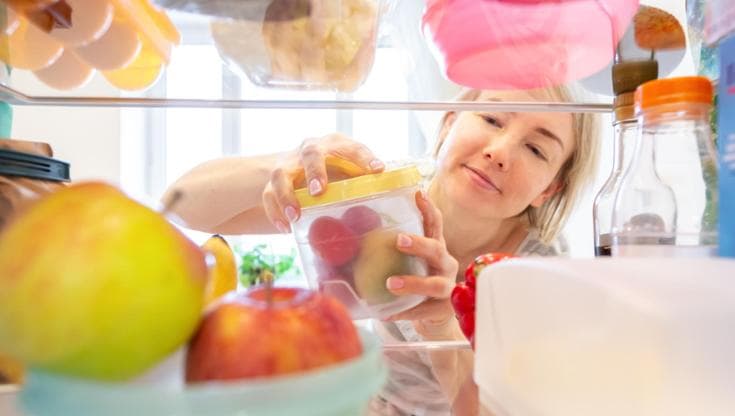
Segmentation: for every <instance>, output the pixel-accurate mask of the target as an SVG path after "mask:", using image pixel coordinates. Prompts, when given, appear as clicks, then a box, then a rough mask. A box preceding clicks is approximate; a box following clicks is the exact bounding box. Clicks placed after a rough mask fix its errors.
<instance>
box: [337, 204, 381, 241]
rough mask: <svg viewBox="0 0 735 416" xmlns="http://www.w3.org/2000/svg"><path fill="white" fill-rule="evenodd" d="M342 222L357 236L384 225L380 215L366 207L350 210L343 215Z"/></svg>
mask: <svg viewBox="0 0 735 416" xmlns="http://www.w3.org/2000/svg"><path fill="white" fill-rule="evenodd" d="M342 222H344V223H345V225H346V226H347V227H348V228H349V229H350V230H352V231H353V232H354V233H355V234H357V235H362V234H365V233H366V232H368V231H371V230H374V229H376V228H378V227H380V226H381V225H382V223H383V221H382V220H381V219H380V215H379V214H378V213H377V212H375V211H374V210H373V209H371V208H369V207H367V206H365V205H357V206H354V207H351V208H349V209H348V210H347V211H345V213H344V214H342Z"/></svg>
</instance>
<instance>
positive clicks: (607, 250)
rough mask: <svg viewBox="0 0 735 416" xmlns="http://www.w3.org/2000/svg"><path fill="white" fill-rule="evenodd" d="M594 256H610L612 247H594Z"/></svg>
mask: <svg viewBox="0 0 735 416" xmlns="http://www.w3.org/2000/svg"><path fill="white" fill-rule="evenodd" d="M595 256H596V257H601V256H612V247H611V246H596V247H595Z"/></svg>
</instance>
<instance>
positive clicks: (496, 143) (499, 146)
mask: <svg viewBox="0 0 735 416" xmlns="http://www.w3.org/2000/svg"><path fill="white" fill-rule="evenodd" d="M505 142H506V141H505V140H503V139H498V140H493V142H492V143H488V145H487V146H485V149H483V156H484V158H485V160H487V161H489V162H490V163H491V164H492V165H493V166H496V167H497V168H498V169H500V170H502V171H506V170H508V168H509V167H510V152H509V149H508V145H507V143H505Z"/></svg>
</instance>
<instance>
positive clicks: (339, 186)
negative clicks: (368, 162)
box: [296, 166, 421, 208]
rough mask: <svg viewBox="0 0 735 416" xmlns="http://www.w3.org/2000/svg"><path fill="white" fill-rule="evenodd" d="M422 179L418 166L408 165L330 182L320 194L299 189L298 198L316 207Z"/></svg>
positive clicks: (387, 189) (401, 186) (387, 190)
mask: <svg viewBox="0 0 735 416" xmlns="http://www.w3.org/2000/svg"><path fill="white" fill-rule="evenodd" d="M420 181H421V175H420V174H419V170H418V169H417V168H416V166H406V167H403V168H399V169H395V170H391V171H387V172H380V173H374V174H371V175H362V176H357V177H354V178H349V179H345V180H341V181H336V182H330V183H329V185H327V189H326V191H325V192H324V193H323V194H321V195H318V196H312V195H310V194H309V191H308V190H307V189H306V188H301V189H297V190H296V199H298V201H299V204H301V207H302V208H307V207H314V206H319V205H327V204H332V203H335V202H342V201H349V200H352V199H358V198H362V197H366V196H370V195H375V194H380V193H383V192H389V191H393V190H395V189H399V188H405V187H408V186H415V185H417V184H418V183H419V182H420Z"/></svg>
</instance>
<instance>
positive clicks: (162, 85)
mask: <svg viewBox="0 0 735 416" xmlns="http://www.w3.org/2000/svg"><path fill="white" fill-rule="evenodd" d="M105 1H110V2H112V3H113V4H116V5H117V4H127V3H133V4H143V3H145V1H143V0H141V1H133V2H127V1H123V0H105ZM371 1H372V0H371ZM161 3H163V4H166V3H169V4H170V3H176V2H175V1H162V0H154V1H153V2H152V4H161ZM178 3H186V2H182V1H179V2H178ZM214 3H221V4H226V3H228V2H227V1H217V2H214ZM246 3H247V2H246ZM266 3H267V2H266ZM230 4H232V3H231V2H230ZM382 4H383V5H384V6H385V5H389V4H390V7H388V6H386V7H385V8H386V11H385V12H384V14H383V17H382V20H381V23H380V26H379V30H378V34H377V35H376V40H375V46H376V48H375V54H374V62H373V65H372V68H371V69H370V70H369V71H367V72H366V79H365V81H364V82H363V83H362V85H361V86H360V87H359V88H357V89H355V90H354V91H351V92H341V91H334V90H318V89H309V87H308V86H307V87H306V88H303V86H302V87H300V88H298V89H297V88H271V87H266V86H259V85H256V84H257V82H253V80H252V79H253V78H252V77H248V76H247V75H246V74H245V73H244V71H243V68H242V66H241V65H240V66H238V65H236V64H233V63H232V59H226V58H224V57H223V55H222V50H221V49H220V50H218V47H217V46H218V45H217V44H216V41H215V39H214V37H213V35H212V29H211V28H212V24H213V22H214V21H215V20H218V19H221V17H216V16H215V17H213V16H205V15H199V14H193V13H185V12H181V11H175V10H168V9H166V10H165V13H166V15H167V16H168V18H170V20H171V22H172V23H173V24H174V25H175V28H176V30H177V31H178V33H179V34H180V36H181V41H180V43H178V44H175V43H176V42H172V46H171V48H170V50H167V51H166V53H162V54H161V56H166V57H167V60H168V63H167V64H166V65H165V67H164V69H163V70H162V71H161V73H160V74H159V75H158V76H157V78H156V80H155V81H153V82H152V83H151V84H150V85H149V86H148V87H146V88H145V89H143V90H139V91H121V90H119V89H118V88H116V87H114V86H113V85H112V84H111V83H109V82H108V78H107V75H103V71H99V70H95V71H93V75H92V76H91V79H90V81H88V82H87V83H86V85H84V86H80V87H75V88H72V89H68V90H59V89H54V88H51V87H49V86H48V85H46V84H45V83H44V81H42V78H41V77H39V76H38V75H37V74H36V73H35V72H37V71H31V70H26V69H17V68H16V69H12V70H11V71H10V72H7V71H4V70H0V100H3V101H7V102H9V103H11V104H14V105H27V106H43V107H52V106H53V107H59V106H64V107H139V108H218V109H338V110H416V111H448V110H456V111H460V110H471V111H528V112H539V111H543V112H547V111H554V112H591V113H606V112H610V111H611V109H612V104H611V101H612V100H611V97H606V96H601V95H593V94H585V93H584V91H582V95H580V97H577V99H578V100H579V101H578V102H574V103H556V102H539V101H535V102H474V101H453V100H452V99H453V97H456V96H457V94H458V93H459V92H461V91H462V87H460V86H458V85H457V84H454V83H452V82H450V81H448V80H447V79H446V78H445V77H444V76H443V74H442V71H441V70H440V69H439V65H438V64H437V62H436V60H435V59H434V56H433V55H432V52H431V51H430V49H429V46H428V44H427V42H426V41H425V39H424V38H423V35H422V33H421V32H420V24H419V22H420V20H421V14H422V13H423V7H424V6H423V4H424V2H422V1H414V2H392V1H391V0H384V1H383V3H382ZM409 4H411V5H409ZM4 7H5V6H4V3H3V2H2V1H0V9H2V8H4ZM243 7H244V6H243ZM397 16H399V17H397ZM1 17H3V16H0V18H1ZM396 19H398V23H396ZM2 20H3V19H0V26H2V23H4V22H3V21H2ZM225 21H227V20H225ZM1 46H2V44H1V43H0V47H1ZM159 49H160V48H159ZM194 52H195V53H194ZM194 55H196V56H200V57H202V58H201V59H200V60H199V62H197V61H196V59H195V60H192V56H194ZM193 65H197V66H199V65H203V66H205V67H207V68H210V69H211V70H212V71H216V72H217V74H218V76H220V77H221V79H222V81H221V88H220V89H219V91H217V92H216V93H213V92H212V91H208V92H206V93H200V92H198V91H196V88H192V91H189V92H187V93H186V94H184V95H181V94H179V95H175V94H172V93H171V92H170V91H167V88H166V84H167V82H166V80H167V79H170V78H176V79H177V80H178V82H179V85H180V84H181V80H182V79H183V80H184V82H185V83H186V84H192V85H193V86H195V85H196V84H197V83H201V81H202V80H201V76H202V75H201V74H200V73H198V69H197V70H192V66H193ZM0 67H2V65H0ZM210 72H211V71H210ZM210 72H204V71H202V72H201V73H206V74H209V73H210ZM251 75H252V74H251ZM207 76H209V75H207ZM209 81H210V80H207V82H209ZM376 85H380V86H382V87H381V88H376ZM100 86H102V87H103V88H100ZM580 90H581V89H580Z"/></svg>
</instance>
